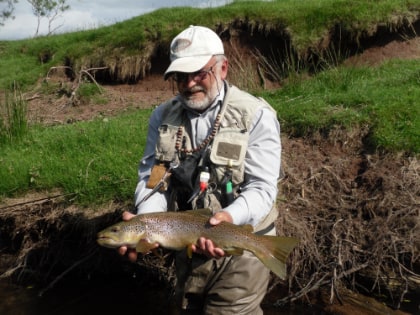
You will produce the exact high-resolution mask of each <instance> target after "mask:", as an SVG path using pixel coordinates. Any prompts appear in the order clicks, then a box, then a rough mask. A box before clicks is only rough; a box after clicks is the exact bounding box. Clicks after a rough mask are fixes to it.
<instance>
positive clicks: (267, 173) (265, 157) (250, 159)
mask: <svg viewBox="0 0 420 315" xmlns="http://www.w3.org/2000/svg"><path fill="white" fill-rule="evenodd" d="M280 165H281V141H280V124H279V122H278V120H277V117H276V114H275V113H274V112H272V111H271V110H270V109H268V108H262V109H261V110H259V111H257V113H256V115H255V117H254V118H253V121H252V124H251V128H250V136H249V143H248V149H247V153H246V156H245V179H244V182H243V184H242V185H241V186H240V194H239V196H238V197H237V198H236V199H235V201H234V202H233V203H232V204H231V205H229V206H228V207H226V208H225V209H224V210H225V211H227V212H229V213H230V215H231V216H232V219H233V223H234V224H238V225H242V224H251V225H253V226H256V225H257V224H258V223H259V222H260V221H261V220H262V219H263V218H264V217H265V216H266V215H267V214H268V213H269V211H270V210H271V208H272V206H273V204H274V202H275V200H276V198H277V192H278V188H277V182H278V179H279V175H280Z"/></svg>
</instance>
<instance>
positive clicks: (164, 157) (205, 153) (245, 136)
mask: <svg viewBox="0 0 420 315" xmlns="http://www.w3.org/2000/svg"><path fill="white" fill-rule="evenodd" d="M225 86H226V93H225V97H224V101H223V104H222V105H221V107H220V111H219V114H218V116H219V117H218V118H216V121H215V124H218V126H216V127H218V128H217V130H215V132H214V135H212V136H211V137H210V138H211V139H208V143H206V140H207V139H206V140H205V141H204V146H203V144H201V146H200V147H199V148H198V149H197V148H193V142H192V141H191V137H190V134H189V133H188V131H187V128H186V126H189V125H188V121H189V120H188V117H187V115H186V112H185V111H186V109H185V108H184V107H183V105H182V103H181V101H180V100H179V99H178V98H177V97H175V98H174V99H172V100H170V101H168V102H166V103H164V104H162V105H161V106H164V109H163V111H162V124H161V126H160V127H159V136H158V141H157V144H156V148H155V157H156V163H166V165H169V163H171V162H172V163H174V162H175V164H177V163H179V164H182V163H183V161H185V160H186V159H188V157H189V156H192V155H194V154H195V153H197V152H199V151H200V152H201V153H202V154H201V155H200V159H199V161H197V166H198V167H201V168H203V167H206V168H208V170H209V173H210V179H209V185H208V187H209V188H208V190H207V192H206V195H205V199H204V201H202V202H201V203H200V204H198V203H197V199H194V198H192V200H191V205H192V207H191V208H189V209H194V208H200V207H206V208H210V209H212V211H213V212H217V211H219V210H220V209H221V208H223V205H222V204H221V199H222V197H223V196H222V195H223V193H222V191H221V190H222V184H223V181H224V180H225V179H226V178H225V177H226V174H229V175H230V176H231V178H230V180H231V183H232V186H233V187H232V192H233V194H234V195H235V194H237V193H239V192H238V188H239V185H240V184H241V183H242V182H243V180H244V173H245V172H244V170H245V165H244V164H245V163H244V162H245V154H246V151H247V147H248V140H249V131H250V127H251V123H252V119H253V117H254V115H255V113H256V112H257V111H258V110H260V109H261V108H268V109H270V110H272V111H274V109H273V108H272V107H271V106H270V105H269V104H268V103H267V102H266V101H264V100H263V99H262V98H257V97H254V96H252V95H250V94H248V93H246V92H244V91H241V90H240V89H238V88H237V87H235V86H232V85H229V84H226V85H225ZM218 119H219V121H218ZM195 176H199V174H196V175H195ZM173 186H178V187H173ZM179 186H181V185H172V187H171V189H172V190H173V193H172V194H171V195H172V196H173V198H170V199H171V201H170V204H169V205H168V210H178V209H176V208H177V206H176V199H177V198H179V195H180V187H179ZM195 188H197V187H195ZM193 190H194V187H193ZM201 197H203V196H201ZM224 206H226V205H224ZM181 210H185V209H181Z"/></svg>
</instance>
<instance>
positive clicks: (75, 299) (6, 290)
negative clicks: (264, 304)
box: [0, 281, 316, 315]
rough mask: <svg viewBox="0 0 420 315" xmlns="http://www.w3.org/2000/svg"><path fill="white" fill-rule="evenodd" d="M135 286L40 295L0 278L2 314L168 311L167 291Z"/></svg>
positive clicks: (289, 314)
mask: <svg viewBox="0 0 420 315" xmlns="http://www.w3.org/2000/svg"><path fill="white" fill-rule="evenodd" d="M142 286H144V287H141V286H138V284H135V283H134V281H128V282H127V281H125V282H123V281H117V282H116V281H113V282H112V283H111V282H109V283H108V284H107V283H104V282H102V283H98V282H96V283H90V282H89V281H86V282H84V281H81V282H80V283H79V284H75V283H73V284H72V285H68V284H67V285H66V286H59V287H54V288H52V289H50V290H48V291H46V292H45V294H43V295H42V296H39V293H40V292H41V291H42V290H41V289H40V288H34V287H32V286H17V285H14V284H11V283H8V282H6V281H0V314H1V315H75V314H77V315H96V314H100V315H116V314H130V315H136V314H142V315H161V314H170V313H171V306H170V303H169V301H168V298H167V297H168V295H169V292H168V290H167V289H164V288H163V289H162V287H158V286H155V285H151V286H149V287H147V286H146V283H143V285H142ZM313 311H314V309H309V308H306V310H305V309H302V308H300V309H295V310H294V311H291V310H283V309H278V308H277V309H276V308H269V309H266V310H265V312H264V314H265V315H274V314H276V315H298V314H299V315H302V314H316V313H314V312H313Z"/></svg>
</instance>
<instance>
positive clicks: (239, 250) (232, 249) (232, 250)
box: [223, 247, 244, 256]
mask: <svg viewBox="0 0 420 315" xmlns="http://www.w3.org/2000/svg"><path fill="white" fill-rule="evenodd" d="M223 251H224V252H225V253H226V254H228V255H232V256H241V255H242V254H243V253H244V250H243V249H242V248H237V247H229V248H223Z"/></svg>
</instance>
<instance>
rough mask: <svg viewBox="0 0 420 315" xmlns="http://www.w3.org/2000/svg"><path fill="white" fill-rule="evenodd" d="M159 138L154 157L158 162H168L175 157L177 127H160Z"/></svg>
mask: <svg viewBox="0 0 420 315" xmlns="http://www.w3.org/2000/svg"><path fill="white" fill-rule="evenodd" d="M158 131H159V137H158V141H157V143H156V148H155V153H156V154H155V155H156V159H157V160H158V161H160V162H170V161H172V160H173V158H174V157H175V153H176V150H175V142H176V138H177V136H176V135H177V132H178V127H177V126H172V125H161V126H160V127H159V129H158Z"/></svg>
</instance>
